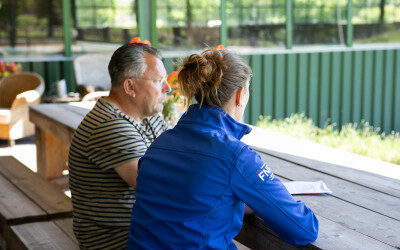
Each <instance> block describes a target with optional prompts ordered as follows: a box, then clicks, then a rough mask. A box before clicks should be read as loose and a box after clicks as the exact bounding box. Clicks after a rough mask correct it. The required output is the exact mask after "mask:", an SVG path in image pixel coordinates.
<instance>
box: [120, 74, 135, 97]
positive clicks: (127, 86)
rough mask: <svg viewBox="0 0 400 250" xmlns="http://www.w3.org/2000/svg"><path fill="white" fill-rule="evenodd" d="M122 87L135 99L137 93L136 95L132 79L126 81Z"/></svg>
mask: <svg viewBox="0 0 400 250" xmlns="http://www.w3.org/2000/svg"><path fill="white" fill-rule="evenodd" d="M122 85H123V86H122V87H123V88H124V91H125V93H126V94H127V95H129V96H130V97H135V95H136V93H135V82H134V81H133V80H132V79H130V78H127V79H125V81H124V82H123V83H122Z"/></svg>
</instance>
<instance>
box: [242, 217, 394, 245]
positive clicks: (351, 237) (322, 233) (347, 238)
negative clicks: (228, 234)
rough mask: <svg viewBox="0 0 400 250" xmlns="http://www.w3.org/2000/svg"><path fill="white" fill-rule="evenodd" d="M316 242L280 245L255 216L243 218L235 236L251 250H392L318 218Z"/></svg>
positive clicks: (268, 229)
mask: <svg viewBox="0 0 400 250" xmlns="http://www.w3.org/2000/svg"><path fill="white" fill-rule="evenodd" d="M318 221H319V227H320V230H319V234H318V239H317V240H316V241H315V242H313V243H311V244H308V245H307V246H293V245H289V244H287V243H286V242H284V241H283V240H282V239H281V238H279V237H278V236H277V235H276V234H275V232H273V231H272V229H270V228H269V227H268V226H266V225H265V223H264V222H263V221H262V219H261V218H260V217H258V216H254V215H249V216H245V218H244V224H243V228H242V231H241V232H240V233H239V235H238V236H237V237H236V239H238V240H240V241H241V242H242V243H243V244H246V245H247V246H249V247H250V248H251V249H265V250H269V249H332V250H337V249H341V250H345V249H352V250H354V249H360V250H364V249H369V250H373V249H377V250H378V249H396V248H395V247H392V246H390V245H388V244H385V243H383V242H381V241H379V240H376V239H373V238H371V237H368V236H366V235H363V234H361V233H359V232H356V231H354V230H352V229H349V228H347V227H345V226H342V225H341V224H339V223H336V222H333V221H331V220H329V219H326V218H324V217H322V216H318Z"/></svg>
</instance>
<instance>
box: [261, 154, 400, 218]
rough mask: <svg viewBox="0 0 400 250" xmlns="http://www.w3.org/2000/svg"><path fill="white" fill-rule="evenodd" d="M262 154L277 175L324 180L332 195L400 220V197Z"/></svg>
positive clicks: (296, 178) (297, 179)
mask: <svg viewBox="0 0 400 250" xmlns="http://www.w3.org/2000/svg"><path fill="white" fill-rule="evenodd" d="M261 155H262V159H263V161H265V162H267V163H268V164H269V165H270V166H271V168H272V170H273V171H274V173H275V174H276V175H280V176H284V177H285V178H287V179H290V180H295V181H319V180H322V181H324V182H325V183H326V184H327V186H328V187H329V188H330V189H331V190H332V191H333V194H332V196H334V197H338V198H340V199H343V200H346V201H348V202H351V203H354V204H357V205H359V206H361V207H364V208H367V209H369V210H371V211H375V212H377V213H380V214H383V215H386V216H388V217H391V218H394V219H396V220H399V221H400V209H399V208H400V199H399V198H397V197H395V196H392V195H388V194H386V193H382V192H380V191H377V190H375V189H371V188H368V187H365V186H361V185H358V184H356V183H354V182H350V181H347V180H343V179H341V178H338V177H335V176H331V175H327V174H324V173H321V172H319V171H315V170H313V169H309V168H304V167H302V166H299V165H297V164H294V163H292V162H288V161H285V160H282V159H279V158H276V157H273V156H270V155H267V154H263V153H261ZM354 176H355V177H357V172H355V173H354ZM399 182H400V181H399Z"/></svg>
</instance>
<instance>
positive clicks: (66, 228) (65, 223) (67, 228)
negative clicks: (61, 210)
mask: <svg viewBox="0 0 400 250" xmlns="http://www.w3.org/2000/svg"><path fill="white" fill-rule="evenodd" d="M53 222H54V223H55V224H56V225H57V226H58V227H59V228H60V229H61V230H62V231H63V232H64V233H65V234H66V235H68V237H69V238H70V239H71V240H72V241H74V242H75V243H76V244H77V245H79V243H78V241H77V239H76V238H75V234H74V231H73V229H72V223H73V222H72V218H68V219H58V220H53Z"/></svg>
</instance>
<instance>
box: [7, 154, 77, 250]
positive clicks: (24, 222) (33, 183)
mask: <svg viewBox="0 0 400 250" xmlns="http://www.w3.org/2000/svg"><path fill="white" fill-rule="evenodd" d="M71 217H72V203H71V199H70V198H69V197H67V196H66V195H64V194H63V193H62V192H61V191H59V190H58V189H57V188H56V187H55V186H53V185H52V184H51V183H49V182H48V181H46V180H45V179H43V177H41V176H39V175H36V174H35V173H33V172H32V171H31V170H30V169H28V168H27V167H25V166H24V165H23V164H22V163H20V162H19V161H17V160H16V159H15V158H13V157H11V156H4V157H0V238H1V239H0V248H2V247H3V248H7V249H16V248H17V246H15V245H12V244H14V243H18V242H19V243H23V244H19V247H18V248H19V249H24V247H25V248H27V249H31V247H29V246H34V245H35V243H34V241H35V239H36V238H37V240H38V244H39V243H40V240H43V239H42V238H41V237H44V236H45V235H46V234H47V235H48V237H49V238H53V240H54V242H57V240H61V242H60V244H61V243H63V242H69V241H70V242H69V243H71V242H72V243H73V244H72V243H71V244H72V245H71V247H72V248H73V246H77V243H76V242H74V241H73V240H72V239H73V234H72V235H71V232H72V226H71V225H72V222H71V223H69V222H68V221H69V220H67V221H63V220H57V219H62V218H71ZM70 220H71V219H70ZM64 227H65V228H64ZM29 235H30V236H29ZM63 235H64V236H63ZM35 237H36V238H35ZM63 238H68V239H70V240H69V241H66V240H64V239H63ZM71 238H72V239H71ZM27 239H29V240H31V243H29V240H27ZM32 242H33V243H32ZM27 243H29V244H27ZM24 244H25V245H24ZM26 244H27V245H26ZM32 244H33V245H32ZM54 244H56V243H54ZM54 244H53V245H51V248H52V249H55V248H54V246H55V245H54ZM33 248H36V247H33ZM37 249H43V248H42V247H39V248H37Z"/></svg>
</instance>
